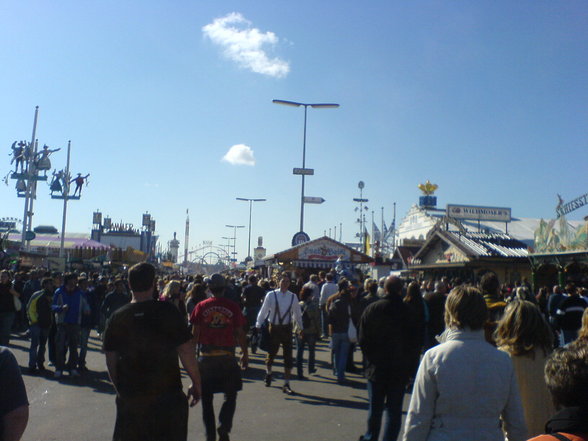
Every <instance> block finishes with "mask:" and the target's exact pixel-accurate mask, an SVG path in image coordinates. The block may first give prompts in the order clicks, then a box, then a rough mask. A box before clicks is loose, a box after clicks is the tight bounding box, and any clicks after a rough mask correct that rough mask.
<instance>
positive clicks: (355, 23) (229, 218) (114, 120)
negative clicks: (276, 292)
mask: <svg viewBox="0 0 588 441" xmlns="http://www.w3.org/2000/svg"><path fill="white" fill-rule="evenodd" d="M0 66H1V68H0V92H1V96H2V98H3V99H2V105H0V145H3V146H4V147H3V148H4V151H5V153H6V156H4V159H3V160H2V161H0V171H1V172H2V173H1V174H2V176H4V175H5V174H6V173H8V172H9V170H10V158H9V156H8V154H9V151H10V145H11V144H12V142H13V141H14V140H17V139H18V140H20V139H27V140H30V136H31V129H32V120H33V114H34V108H35V106H36V105H38V106H40V115H39V124H38V129H37V137H38V139H39V143H40V144H41V145H43V144H47V145H49V146H51V147H52V148H57V147H61V148H62V150H61V151H60V152H57V153H55V154H54V155H53V156H52V162H53V166H54V167H57V168H63V167H64V165H65V147H66V145H67V141H68V140H71V141H72V171H73V172H74V173H77V172H81V173H83V174H86V173H90V174H91V176H90V182H89V186H88V187H86V188H84V190H83V197H82V199H81V200H80V201H75V202H71V203H70V204H69V208H68V213H69V216H68V223H67V224H68V230H69V231H72V232H88V233H89V231H90V228H91V220H92V212H93V211H94V210H96V209H100V210H101V211H102V212H103V213H104V214H105V215H109V216H111V217H112V218H113V220H114V221H116V222H118V221H120V220H122V221H124V222H130V223H134V224H135V225H139V224H140V221H141V214H142V213H144V212H145V211H148V212H149V213H151V214H152V216H153V217H154V219H155V220H156V221H157V232H158V233H159V234H160V240H161V242H162V243H163V244H165V243H167V241H168V240H170V239H171V238H172V236H173V232H174V231H176V232H177V233H178V236H179V239H180V240H183V231H184V221H185V212H186V209H189V210H190V219H191V238H190V248H191V249H194V248H197V247H198V245H199V244H200V243H202V241H213V243H214V244H216V245H224V244H226V240H223V239H221V237H222V236H228V235H230V234H231V230H229V229H228V228H226V227H225V224H241V225H245V226H247V224H248V214H249V211H248V210H249V209H248V204H246V203H243V202H238V201H236V200H235V197H246V198H248V197H252V198H266V199H267V202H263V203H259V204H256V205H255V206H254V210H253V225H252V243H253V244H255V243H256V242H257V237H258V236H263V237H264V245H265V246H266V247H267V248H268V252H270V253H272V252H276V251H279V250H282V249H284V248H287V247H288V246H289V245H290V241H291V238H292V235H293V234H294V233H295V232H296V231H297V230H298V226H299V215H300V211H299V210H300V203H299V200H300V199H299V198H300V178H299V177H295V176H293V175H292V168H293V167H300V166H301V163H302V127H303V109H302V108H290V107H285V106H278V105H275V104H272V99H284V100H294V101H301V102H335V103H339V104H340V105H341V107H340V108H339V109H309V112H308V132H307V155H306V163H307V164H306V165H307V167H310V168H314V169H315V176H312V177H309V178H307V180H306V194H307V195H308V196H318V197H323V198H325V199H326V202H325V203H324V204H322V205H307V206H306V209H305V230H306V232H307V233H308V234H309V235H310V237H311V238H316V237H318V236H321V235H322V234H323V232H324V231H325V230H328V229H329V228H333V227H334V226H337V227H338V226H339V224H342V225H343V240H344V241H352V240H354V237H353V236H354V234H355V233H356V232H357V231H358V226H357V224H356V223H355V218H356V215H355V213H354V208H355V204H354V203H353V201H352V199H353V198H354V197H358V196H359V191H358V189H357V183H358V181H360V180H362V181H364V182H365V189H364V197H366V198H368V199H369V200H370V202H369V203H368V206H369V211H368V219H369V218H370V215H369V213H370V212H371V210H375V212H376V219H378V220H379V217H380V209H381V207H384V212H385V217H386V221H387V222H390V220H391V218H392V204H393V203H394V202H396V203H397V213H398V218H401V217H402V215H403V214H404V213H406V211H407V210H408V209H409V207H410V206H411V205H412V204H413V203H415V202H417V201H418V197H419V193H420V192H419V190H418V189H417V185H418V184H419V183H421V182H425V181H426V180H427V179H429V180H431V182H434V183H436V184H438V185H439V190H438V191H437V196H438V202H439V205H440V206H443V207H444V206H445V205H446V204H447V203H463V204H473V205H490V206H506V207H512V213H513V216H516V217H544V218H550V217H552V216H553V214H554V208H555V205H556V203H557V197H556V194H558V193H559V194H561V196H562V197H563V198H564V200H566V201H569V200H571V199H573V198H575V197H577V196H579V195H581V194H584V193H586V192H587V191H588V177H587V174H586V168H587V167H586V165H587V162H588V161H587V160H588V148H587V147H588V81H587V78H588V4H587V3H586V2H584V1H565V2H564V1H518V2H512V1H493V2H467V1H454V2H447V1H419V2H397V1H394V2H389V1H379V0H375V1H372V2H352V1H345V0H343V1H339V2H336V3H335V2H316V1H306V0H300V1H297V2H291V1H275V0H274V1H265V0H259V1H255V2H231V1H219V0H217V1H198V2H193V1H175V2H163V1H150V0H141V1H124V2H120V1H108V0H107V1H85V2H74V1H61V2H47V1H27V0H23V1H20V2H15V1H1V2H0ZM236 145H243V146H246V147H242V150H244V151H245V152H246V153H247V152H249V153H250V154H251V155H252V158H253V159H252V158H251V157H249V158H248V160H249V165H248V164H241V165H240V164H232V163H230V162H227V161H223V157H225V155H226V154H227V152H228V151H229V150H230V149H231V147H233V146H236ZM247 147H248V148H249V150H248V149H247ZM245 159H247V157H246V158H245ZM252 162H254V164H252ZM13 186H14V181H10V183H9V186H5V185H4V184H1V185H0V201H1V204H0V207H1V208H0V217H4V216H14V217H22V212H23V200H22V199H18V198H17V197H16V192H15V191H14V188H13ZM35 207H36V209H35V217H34V222H33V223H34V225H39V224H44V225H46V224H50V225H55V226H57V227H58V228H59V226H60V224H61V205H60V204H59V203H58V202H57V201H54V200H51V199H50V198H49V191H48V188H47V187H45V186H44V185H42V184H41V185H40V186H39V192H38V198H37V201H36V205H35ZM587 214H588V212H587V211H586V209H585V208H584V209H580V210H578V211H577V212H575V213H574V214H573V215H571V216H570V218H572V219H574V218H575V219H580V218H582V217H584V216H586V215H587ZM182 248H183V244H182ZM237 251H238V253H239V256H238V257H239V258H240V259H242V258H244V257H245V255H246V252H247V229H246V228H245V229H243V230H241V231H239V232H238V237H237Z"/></svg>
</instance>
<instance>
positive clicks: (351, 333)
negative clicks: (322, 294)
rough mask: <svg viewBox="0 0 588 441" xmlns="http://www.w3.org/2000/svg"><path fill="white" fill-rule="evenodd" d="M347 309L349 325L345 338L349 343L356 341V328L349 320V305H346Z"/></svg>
mask: <svg viewBox="0 0 588 441" xmlns="http://www.w3.org/2000/svg"><path fill="white" fill-rule="evenodd" d="M348 311H349V326H348V327H347V338H349V341H350V342H351V343H357V329H356V327H355V325H354V324H353V320H351V307H350V306H349V307H348Z"/></svg>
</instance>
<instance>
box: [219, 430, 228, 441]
mask: <svg viewBox="0 0 588 441" xmlns="http://www.w3.org/2000/svg"><path fill="white" fill-rule="evenodd" d="M217 432H218V441H231V440H230V439H229V432H227V431H226V430H225V429H223V428H222V427H219V428H218V429H217Z"/></svg>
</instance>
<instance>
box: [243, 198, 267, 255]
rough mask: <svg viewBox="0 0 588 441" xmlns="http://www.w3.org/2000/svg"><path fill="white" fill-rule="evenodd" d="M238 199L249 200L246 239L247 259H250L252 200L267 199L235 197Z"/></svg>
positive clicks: (261, 200) (263, 200)
mask: <svg viewBox="0 0 588 441" xmlns="http://www.w3.org/2000/svg"><path fill="white" fill-rule="evenodd" d="M236 199H237V200H238V201H246V202H249V239H248V240H247V259H251V211H252V207H253V203H254V202H265V201H267V199H251V198H236Z"/></svg>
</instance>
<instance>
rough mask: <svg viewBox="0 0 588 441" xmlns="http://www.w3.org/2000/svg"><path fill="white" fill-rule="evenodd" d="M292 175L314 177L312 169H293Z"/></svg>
mask: <svg viewBox="0 0 588 441" xmlns="http://www.w3.org/2000/svg"><path fill="white" fill-rule="evenodd" d="M292 174H293V175H305V176H313V175H314V168H294V169H293V170H292Z"/></svg>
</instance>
